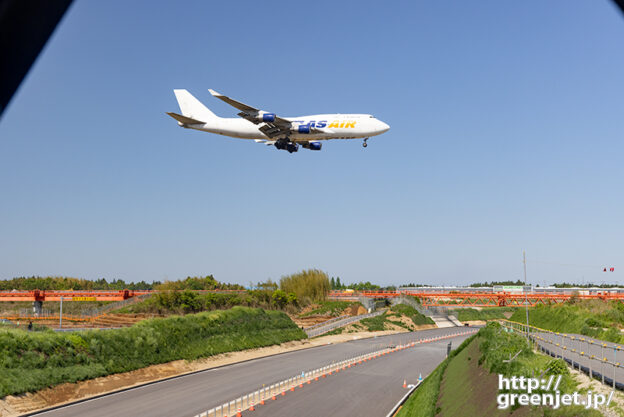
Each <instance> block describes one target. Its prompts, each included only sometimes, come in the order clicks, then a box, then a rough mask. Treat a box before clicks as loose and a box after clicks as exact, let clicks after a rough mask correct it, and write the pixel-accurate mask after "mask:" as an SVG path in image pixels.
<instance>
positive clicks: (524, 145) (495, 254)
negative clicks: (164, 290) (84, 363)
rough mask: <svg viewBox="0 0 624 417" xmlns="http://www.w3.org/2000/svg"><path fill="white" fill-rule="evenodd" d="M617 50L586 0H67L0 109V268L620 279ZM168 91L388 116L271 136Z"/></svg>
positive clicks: (604, 4) (232, 276) (604, 12)
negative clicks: (312, 139) (286, 142)
mask: <svg viewBox="0 0 624 417" xmlns="http://www.w3.org/2000/svg"><path fill="white" fill-rule="evenodd" d="M622 51H624V17H623V16H622V15H621V13H620V12H619V11H618V10H617V9H616V7H615V6H614V5H613V4H611V3H610V2H609V1H606V0H604V1H590V0H588V1H563V0H561V1H548V2H543V1H537V0H536V1H526V2H508V1H507V2H501V1H497V0H492V1H476V2H465V1H441V2H437V1H436V2H432V1H419V2H414V1H405V2H398V1H397V2H379V1H374V2H373V1H371V2H363V1H357V2H356V1H350V2H346V1H345V2H333V1H332V2H330V1H327V2H312V3H301V2H287V1H284V2H272V1H268V2H261V3H258V2H251V1H250V2H226V1H219V2H205V1H196V2H154V1H143V2H139V1H137V2H122V1H114V2H98V1H80V0H77V1H75V3H74V4H73V5H72V7H71V8H70V9H69V11H68V13H67V14H66V16H65V17H64V19H63V21H62V22H61V24H60V25H59V26H58V27H57V29H56V32H55V33H54V35H53V36H52V38H51V39H50V41H49V43H48V44H47V46H46V48H45V49H44V51H43V52H42V54H41V55H40V56H39V58H38V60H37V61H36V63H35V65H34V66H33V68H32V69H31V71H30V73H29V75H28V77H27V78H26V79H25V81H24V82H23V84H22V86H21V87H20V89H19V91H18V93H17V94H16V95H15V96H14V98H13V100H12V102H11V104H10V106H9V108H8V109H7V111H6V112H5V114H4V115H3V116H2V119H0V192H1V196H2V197H1V201H2V202H1V204H0V234H1V236H2V237H1V238H0V277H1V278H11V277H14V276H30V275H63V276H76V277H84V278H99V277H106V278H109V279H112V278H122V279H125V280H142V279H143V280H147V281H151V280H155V279H156V280H164V279H177V278H181V277H185V276H187V275H205V274H214V276H215V277H216V278H217V279H218V280H221V281H226V282H238V283H242V284H248V283H249V282H251V281H253V282H257V281H259V280H264V279H266V278H269V277H271V278H273V279H278V278H279V277H280V276H281V275H284V274H287V273H291V272H294V271H297V270H300V269H303V268H310V267H315V268H320V269H323V270H325V271H327V272H328V273H329V274H331V275H333V276H340V277H341V279H342V281H343V282H352V281H360V280H364V281H366V280H370V281H374V282H377V283H381V284H391V283H394V284H401V283H405V282H420V283H430V284H451V283H455V284H465V283H469V282H474V281H483V280H502V279H517V278H520V277H521V276H522V264H521V259H522V250H526V251H527V257H528V260H529V263H528V265H529V266H528V275H529V281H531V282H533V283H539V284H540V285H542V284H543V283H544V282H546V283H550V282H555V281H564V280H565V281H580V280H581V279H585V281H590V280H591V281H595V282H601V281H607V282H624V280H623V279H622V278H623V276H624V262H622V261H623V256H624V240H623V238H624V221H623V220H624V219H623V217H624V207H623V206H624V194H623V193H622V186H623V182H624V181H623V180H624V164H623V161H622V155H623V154H624V141H623V139H624V54H623V53H622ZM174 88H186V89H188V90H189V91H191V92H192V93H194V94H195V95H196V96H197V97H198V98H199V99H200V100H202V101H203V102H204V103H205V104H206V105H207V106H208V107H209V108H211V109H212V110H213V111H215V112H216V113H217V114H219V115H221V116H228V117H233V116H234V115H235V112H236V111H235V110H234V109H233V108H230V107H228V106H227V105H226V104H225V103H222V102H220V101H218V100H215V99H214V98H212V97H211V96H210V95H209V93H208V91H207V89H208V88H213V89H215V90H217V91H219V92H222V93H225V94H228V95H230V96H232V97H234V98H237V99H239V100H241V101H243V102H245V103H248V104H251V105H254V106H258V107H261V108H263V109H266V110H270V111H274V112H276V113H278V114H282V115H286V116H291V115H292V116H296V115H303V114H314V113H321V112H323V113H324V112H328V113H329V112H336V113H371V114H374V115H376V116H377V117H378V118H380V119H381V120H384V121H385V122H387V123H389V124H390V126H391V130H390V131H389V132H388V133H386V134H384V135H382V136H379V137H377V138H374V139H371V140H370V141H369V146H368V148H366V149H364V148H362V146H361V142H360V141H331V142H328V143H326V144H325V145H324V146H323V150H322V151H321V152H310V151H307V150H302V151H300V152H299V153H297V154H292V155H290V154H288V153H286V152H284V151H277V150H276V149H274V148H269V147H266V146H263V145H259V144H255V143H253V142H249V141H243V140H237V139H228V138H224V137H221V136H215V135H211V134H208V133H202V132H195V131H189V130H185V129H181V128H179V127H178V126H177V124H176V123H175V121H173V120H172V119H170V118H169V117H168V116H166V115H165V112H167V111H177V110H178V107H177V103H176V101H175V97H174V95H173V92H172V90H173V89H174ZM547 262H550V263H547ZM602 266H607V267H608V266H615V267H616V271H615V272H614V273H602V272H601V267H602Z"/></svg>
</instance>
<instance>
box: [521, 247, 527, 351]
mask: <svg viewBox="0 0 624 417" xmlns="http://www.w3.org/2000/svg"><path fill="white" fill-rule="evenodd" d="M522 265H523V266H524V309H525V311H526V326H527V327H526V331H527V333H526V335H527V340H529V295H528V293H527V280H526V252H525V251H522Z"/></svg>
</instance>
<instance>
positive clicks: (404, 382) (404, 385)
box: [403, 380, 407, 388]
mask: <svg viewBox="0 0 624 417" xmlns="http://www.w3.org/2000/svg"><path fill="white" fill-rule="evenodd" d="M403 388H407V381H406V380H403Z"/></svg>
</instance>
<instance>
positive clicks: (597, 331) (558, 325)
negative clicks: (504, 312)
mask: <svg viewBox="0 0 624 417" xmlns="http://www.w3.org/2000/svg"><path fill="white" fill-rule="evenodd" d="M509 320H512V321H517V322H519V323H524V322H525V321H526V316H525V312H524V309H519V310H517V311H516V312H515V313H514V314H513V315H512V316H511V318H510V319H509ZM529 323H530V324H531V325H533V326H537V327H540V328H542V329H546V330H551V331H554V332H562V333H578V334H583V335H585V336H590V337H595V338H597V339H602V340H606V341H609V342H616V343H624V337H623V336H622V333H621V332H620V329H621V328H623V327H624V303H621V302H618V301H610V302H604V301H601V300H578V301H575V302H574V301H573V302H572V303H565V304H557V305H552V306H539V307H533V308H530V309H529Z"/></svg>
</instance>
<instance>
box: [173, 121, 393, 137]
mask: <svg viewBox="0 0 624 417" xmlns="http://www.w3.org/2000/svg"><path fill="white" fill-rule="evenodd" d="M284 119H286V120H289V121H291V122H292V123H293V131H292V132H291V133H290V134H289V138H290V141H292V142H308V141H318V140H327V139H356V138H368V137H371V136H376V135H380V134H382V133H384V132H386V131H387V130H388V129H390V127H389V126H388V125H387V124H386V123H384V122H382V121H381V120H378V119H376V118H375V117H373V116H371V115H370V114H316V115H311V116H301V117H285V118H284ZM180 125H182V124H181V123H180ZM264 125H265V123H260V124H257V125H256V124H254V123H252V122H250V121H248V120H245V119H241V118H223V117H218V118H215V119H212V120H210V121H209V122H207V123H204V124H193V125H184V126H185V127H188V128H190V129H196V130H201V131H204V132H210V133H216V134H218V135H224V136H230V137H234V138H240V139H261V140H271V138H269V137H267V136H266V135H265V134H264V133H262V132H261V131H260V128H261V127H262V126H264ZM300 126H303V128H302V129H299V127H300ZM306 126H307V127H310V128H316V130H320V131H322V132H310V133H304V132H306V131H309V130H310V129H306Z"/></svg>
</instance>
